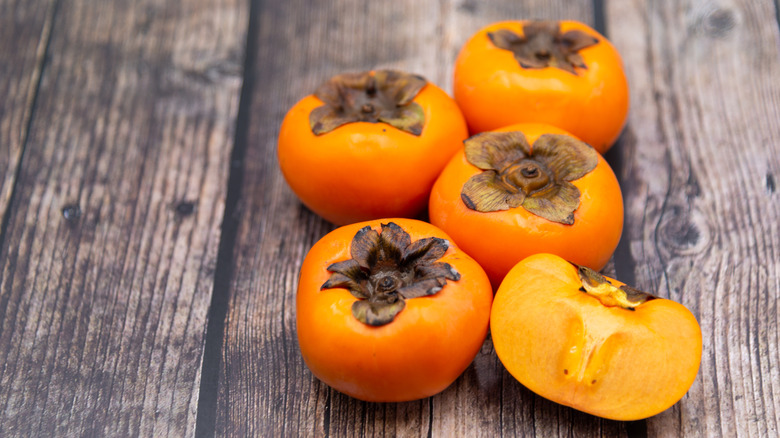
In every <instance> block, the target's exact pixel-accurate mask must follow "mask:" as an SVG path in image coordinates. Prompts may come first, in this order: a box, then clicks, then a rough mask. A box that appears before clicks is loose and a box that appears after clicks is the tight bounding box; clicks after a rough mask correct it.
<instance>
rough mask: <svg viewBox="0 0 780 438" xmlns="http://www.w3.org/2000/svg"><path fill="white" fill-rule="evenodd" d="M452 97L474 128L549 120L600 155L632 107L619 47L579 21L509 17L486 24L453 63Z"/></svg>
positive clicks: (477, 130)
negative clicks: (511, 18) (512, 19)
mask: <svg viewBox="0 0 780 438" xmlns="http://www.w3.org/2000/svg"><path fill="white" fill-rule="evenodd" d="M454 96H455V100H456V101H457V102H458V105H460V107H461V109H462V110H463V114H464V116H465V117H466V121H467V122H468V126H469V130H470V131H471V133H472V134H475V133H479V132H483V131H489V130H492V129H496V128H500V127H502V126H506V125H511V124H514V123H527V122H537V123H548V124H551V125H554V126H558V127H560V128H563V129H565V130H567V131H569V132H571V133H572V134H574V135H576V136H577V137H579V138H580V139H582V140H583V141H585V142H586V143H588V144H590V145H591V146H593V147H594V148H596V150H597V151H599V152H600V153H604V152H606V151H607V149H609V148H610V147H611V146H612V144H613V143H614V142H615V140H616V139H617V137H618V135H619V134H620V131H621V130H622V129H623V125H624V124H625V121H626V117H627V115H628V106H629V97H628V96H629V91H628V82H627V80H626V76H625V73H624V71H623V65H622V61H621V59H620V55H619V54H618V52H617V50H615V48H614V46H612V44H611V43H610V42H609V41H607V39H606V38H605V37H604V36H602V35H600V34H599V33H598V32H596V31H595V30H593V29H591V28H590V27H588V26H587V25H585V24H583V23H579V22H576V21H505V22H500V23H494V24H491V25H489V26H487V27H485V28H484V29H482V30H480V31H479V32H477V33H476V34H475V35H474V36H472V37H471V38H470V39H469V40H468V41H467V42H466V44H465V45H464V46H463V48H462V49H461V51H460V54H459V55H458V57H457V59H456V61H455V76H454Z"/></svg>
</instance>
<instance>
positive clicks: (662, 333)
mask: <svg viewBox="0 0 780 438" xmlns="http://www.w3.org/2000/svg"><path fill="white" fill-rule="evenodd" d="M609 280H610V282H611V283H613V284H614V285H615V286H620V285H622V284H623V283H621V282H619V281H617V280H613V279H609ZM581 285H582V283H581V282H580V280H579V277H578V275H577V269H576V268H575V267H574V266H573V265H572V264H570V263H569V262H567V261H565V260H563V259H561V258H560V257H558V256H554V255H552V254H536V255H533V256H531V257H528V258H526V259H525V260H523V261H521V262H520V263H518V264H517V265H516V266H515V267H514V268H513V269H512V270H511V271H510V272H509V274H507V276H506V278H505V279H504V281H503V283H502V284H501V286H500V287H499V289H498V292H497V293H496V296H495V299H494V303H493V310H492V313H491V317H490V330H491V335H492V339H493V345H494V347H495V350H496V354H497V355H498V357H499V359H500V360H501V362H502V363H503V364H504V366H505V367H506V369H507V370H508V371H509V373H510V374H512V376H514V377H515V378H516V379H517V380H518V381H519V382H520V383H522V384H523V385H524V386H526V387H527V388H528V389H530V390H531V391H533V392H535V393H536V394H538V395H540V396H542V397H545V398H547V399H549V400H552V401H554V402H556V403H560V404H563V405H566V406H569V407H572V408H574V409H577V410H580V411H583V412H587V413H589V414H592V415H596V416H599V417H604V418H609V419H613V420H622V421H630V420H639V419H643V418H647V417H650V416H653V415H656V414H658V413H660V412H662V411H664V410H666V409H667V408H669V407H670V406H672V405H673V404H675V403H676V402H677V401H678V400H680V399H681V398H682V397H683V396H684V395H685V393H686V392H687V391H688V389H689V388H690V387H691V385H692V384H693V382H694V380H695V378H696V375H697V373H698V370H699V365H700V362H701V352H702V336H701V328H700V327H699V324H698V322H697V321H696V318H695V317H694V315H693V314H692V313H691V312H690V311H689V310H688V309H687V308H685V307H684V306H683V305H681V304H679V303H676V302H674V301H671V300H666V299H660V298H658V299H654V300H650V301H647V302H645V303H644V304H641V305H639V306H637V307H636V308H635V310H628V309H623V308H620V307H607V306H605V305H603V304H602V303H601V302H600V301H599V300H598V299H597V298H595V297H593V296H591V295H588V294H586V293H584V292H582V291H581V290H580V289H579V288H580V287H581Z"/></svg>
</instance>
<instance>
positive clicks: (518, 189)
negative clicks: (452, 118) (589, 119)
mask: <svg viewBox="0 0 780 438" xmlns="http://www.w3.org/2000/svg"><path fill="white" fill-rule="evenodd" d="M464 145H465V153H466V160H467V161H468V162H469V163H471V164H472V165H474V166H476V167H478V168H479V169H482V172H480V173H478V174H476V175H474V176H472V177H471V178H469V180H468V181H466V183H465V184H464V185H463V189H462V190H461V195H460V197H461V199H462V200H463V203H464V204H465V205H466V206H467V207H468V208H470V209H472V210H476V211H480V212H483V213H484V212H491V211H501V210H509V209H511V208H515V207H523V208H525V209H526V210H527V211H529V212H530V213H533V214H535V215H537V216H540V217H543V218H545V219H547V220H550V221H553V222H558V223H561V224H566V225H572V224H573V223H574V211H575V210H577V208H578V207H579V205H580V190H579V189H578V188H577V187H575V186H574V185H573V184H572V183H571V182H570V181H574V180H577V179H579V178H582V177H583V176H585V175H587V174H588V173H590V172H591V171H592V170H593V169H595V168H596V166H597V165H598V152H596V150H595V149H593V148H592V147H590V146H589V145H587V144H586V143H583V142H582V141H579V140H577V139H575V138H573V137H570V136H567V135H559V134H544V135H542V136H540V137H539V138H538V139H537V140H536V141H535V142H534V145H533V148H532V147H531V146H530V145H529V144H528V140H527V139H526V138H525V135H524V134H523V133H522V132H484V133H481V134H477V135H475V136H473V137H471V138H469V139H468V140H466V141H465V142H464Z"/></svg>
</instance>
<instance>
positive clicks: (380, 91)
mask: <svg viewBox="0 0 780 438" xmlns="http://www.w3.org/2000/svg"><path fill="white" fill-rule="evenodd" d="M427 83H428V82H427V81H426V80H425V78H423V77H422V76H417V75H412V74H409V73H404V72H399V71H395V70H378V71H376V72H373V71H368V72H362V73H344V74H341V75H337V76H334V77H332V78H330V79H329V80H328V81H327V82H325V83H324V84H322V85H320V86H319V88H317V91H315V92H314V96H315V97H317V98H318V99H320V100H321V101H322V102H323V105H322V106H318V107H317V108H314V110H312V112H311V113H309V126H310V127H311V130H312V132H313V133H314V134H315V135H321V134H325V133H328V132H330V131H332V130H334V129H336V128H338V127H339V126H342V125H346V124H348V123H353V122H370V123H386V124H388V125H390V126H393V127H395V128H398V129H400V130H402V131H405V132H408V133H410V134H413V135H420V134H421V133H422V129H423V126H424V125H425V112H424V111H423V109H422V107H421V106H420V105H419V104H417V103H416V102H414V101H413V99H414V98H415V96H417V94H418V93H419V92H420V91H421V90H422V89H423V88H424V87H425V85H426V84H427Z"/></svg>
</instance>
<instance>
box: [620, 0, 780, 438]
mask: <svg viewBox="0 0 780 438" xmlns="http://www.w3.org/2000/svg"><path fill="white" fill-rule="evenodd" d="M775 7H776V4H773V3H772V2H771V1H766V0H765V1H755V2H754V1H748V0H744V1H720V2H709V1H684V2H677V1H663V2H654V1H630V2H618V1H611V2H608V3H607V8H606V15H607V20H606V21H607V25H608V29H609V32H610V35H611V37H612V39H613V41H614V42H615V44H616V46H617V47H618V50H620V52H621V53H622V55H623V59H624V61H625V63H626V70H627V74H628V78H629V83H630V86H631V92H632V105H631V114H630V117H629V123H628V127H627V129H626V132H625V133H624V136H623V142H622V144H621V145H619V147H620V149H621V154H622V160H621V161H622V171H621V174H620V179H621V183H622V185H623V195H624V199H625V203H626V217H627V223H626V228H625V230H624V239H625V240H626V241H627V252H626V255H627V257H621V258H618V259H617V264H618V266H617V267H618V272H621V270H622V269H623V268H625V271H626V272H632V273H633V275H634V277H635V278H633V279H631V280H632V282H633V283H634V284H635V285H636V286H638V287H640V288H641V289H645V290H653V291H656V292H657V293H658V294H660V295H661V296H663V297H668V298H671V299H673V300H676V301H679V302H682V303H683V304H685V305H686V306H687V307H688V308H689V309H691V310H692V311H693V312H694V314H695V315H696V317H697V318H698V320H699V322H700V324H701V327H702V332H703V336H704V353H703V357H702V365H701V369H700V371H699V375H698V377H697V380H696V382H695V383H694V385H693V387H692V388H691V390H690V391H689V393H688V395H686V396H685V397H684V398H683V400H682V401H681V402H680V403H678V404H677V405H675V406H674V407H673V408H672V409H669V410H668V411H666V412H663V413H661V414H660V415H657V416H655V417H653V418H650V419H648V420H647V425H648V426H647V427H648V435H649V436H659V437H666V436H702V435H703V436H776V435H777V433H778V425H780V418H779V417H778V415H779V413H780V374H779V373H780V372H779V371H778V370H779V369H780V352H778V319H780V318H779V317H780V309H779V308H778V305H777V302H778V298H780V227H778V223H780V194H779V193H778V192H777V190H776V179H777V175H780V173H778V172H780V82H778V78H780V59H779V56H778V41H780V35H778V22H777V20H776V9H775Z"/></svg>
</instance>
